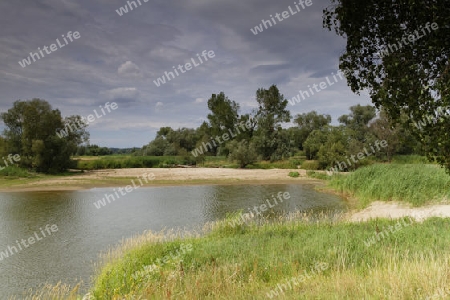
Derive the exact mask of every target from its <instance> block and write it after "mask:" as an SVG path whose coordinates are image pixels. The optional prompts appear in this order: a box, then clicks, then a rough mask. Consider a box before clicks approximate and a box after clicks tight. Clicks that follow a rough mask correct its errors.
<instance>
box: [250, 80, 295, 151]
mask: <svg viewBox="0 0 450 300" xmlns="http://www.w3.org/2000/svg"><path fill="white" fill-rule="evenodd" d="M256 101H257V102H258V110H257V111H256V121H257V124H258V125H257V129H256V132H255V138H254V141H255V146H256V149H257V152H258V154H260V155H261V156H262V158H263V159H271V160H275V159H280V158H281V156H282V155H283V154H288V151H287V152H286V151H285V152H286V153H284V152H283V153H281V155H280V153H278V154H277V155H276V156H273V154H274V153H276V152H277V149H278V148H279V147H282V146H283V140H282V139H281V137H282V136H281V130H282V128H281V124H282V123H284V122H289V121H290V120H291V114H290V112H289V110H287V109H286V106H287V104H288V101H287V100H286V99H285V98H284V96H283V95H282V94H281V93H280V91H279V90H278V88H277V86H276V85H272V86H271V87H270V88H269V89H268V90H266V89H263V88H260V89H258V90H257V91H256ZM284 142H285V141H284ZM287 149H288V148H287Z"/></svg>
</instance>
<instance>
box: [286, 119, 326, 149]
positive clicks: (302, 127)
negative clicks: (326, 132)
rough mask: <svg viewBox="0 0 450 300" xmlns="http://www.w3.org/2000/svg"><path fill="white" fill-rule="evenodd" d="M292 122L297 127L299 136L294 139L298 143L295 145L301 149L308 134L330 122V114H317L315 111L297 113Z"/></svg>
mask: <svg viewBox="0 0 450 300" xmlns="http://www.w3.org/2000/svg"><path fill="white" fill-rule="evenodd" d="M294 123H296V124H297V125H298V128H299V133H298V134H299V137H298V139H297V140H296V142H297V143H298V145H297V146H299V147H300V149H303V143H304V142H305V141H306V139H307V138H308V136H309V134H310V133H311V132H313V131H314V130H316V129H319V130H320V129H322V128H323V127H325V126H328V125H329V124H330V123H331V116H330V115H319V114H317V112H316V111H311V112H308V113H304V114H301V115H300V114H298V115H297V116H296V117H295V119H294Z"/></svg>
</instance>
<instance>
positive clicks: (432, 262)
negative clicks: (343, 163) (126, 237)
mask: <svg viewBox="0 0 450 300" xmlns="http://www.w3.org/2000/svg"><path fill="white" fill-rule="evenodd" d="M306 218H307V217H306ZM228 221H229V220H225V221H222V222H219V223H216V224H215V225H214V226H213V227H214V228H213V230H212V231H211V232H209V233H208V234H206V235H205V236H203V237H197V238H193V237H191V238H187V239H184V240H182V239H175V240H172V241H169V242H162V241H161V238H155V235H154V234H148V235H149V237H148V238H147V239H142V238H141V241H138V242H135V243H131V244H133V246H131V247H130V246H129V245H125V246H123V249H120V247H119V249H116V250H114V251H112V252H110V253H114V254H112V255H111V254H110V257H109V258H106V260H105V264H104V265H103V267H102V268H101V270H100V272H99V274H98V276H97V278H96V280H95V284H94V287H93V289H92V294H93V295H94V296H95V299H268V296H267V293H270V291H271V290H273V289H275V288H276V287H277V284H285V283H286V282H287V281H288V280H290V279H291V278H293V277H296V278H300V276H301V275H302V274H304V272H305V271H306V272H307V273H308V274H310V275H311V271H310V270H311V268H313V267H314V266H315V265H316V264H317V263H324V264H326V265H327V268H326V269H325V270H324V271H323V272H321V273H318V274H316V275H312V276H311V278H309V279H306V280H305V281H303V282H301V283H300V284H299V285H292V286H293V288H291V289H289V288H286V289H285V290H284V293H285V294H284V296H282V295H280V297H276V298H279V299H423V298H424V297H426V296H428V295H432V294H434V293H435V291H436V289H438V288H439V287H445V286H446V284H447V283H446V278H447V277H448V276H449V275H450V269H449V260H448V257H449V254H450V234H449V232H450V219H439V218H433V219H428V220H427V221H425V222H424V223H414V222H412V223H411V220H409V219H405V220H404V221H405V222H406V223H408V224H411V225H410V226H408V227H406V226H405V227H403V228H402V229H400V230H399V231H397V232H395V233H393V234H391V235H390V236H387V237H386V238H384V239H381V240H380V241H379V242H377V243H375V244H374V245H372V246H371V247H367V246H366V245H365V243H364V241H366V240H367V239H369V238H370V237H373V236H374V234H375V232H376V229H377V228H381V229H382V228H388V226H394V225H395V224H396V223H397V222H398V221H392V220H373V221H370V222H367V223H346V222H335V223H333V222H331V221H327V220H323V221H320V222H316V223H311V220H308V219H301V218H297V220H295V221H293V220H290V221H285V220H279V221H276V222H272V223H269V222H266V223H264V224H263V225H255V223H250V224H248V225H238V226H236V227H232V226H231V225H230V224H229V223H228ZM149 240H150V241H149ZM151 240H153V241H151ZM182 243H183V244H185V245H186V244H191V245H192V251H190V252H187V253H184V254H183V255H181V256H178V257H177V256H175V257H176V258H175V259H172V260H170V261H169V262H168V263H166V264H162V265H158V264H157V266H158V268H157V269H156V270H153V271H149V272H147V273H145V274H144V275H145V276H140V277H137V278H136V277H135V276H133V274H136V272H139V271H141V272H142V271H143V270H145V266H149V265H152V264H154V263H155V262H156V261H157V260H158V259H162V258H163V257H165V256H170V254H171V253H174V252H175V251H176V250H177V249H180V246H181V244H182ZM128 244H129V243H128Z"/></svg>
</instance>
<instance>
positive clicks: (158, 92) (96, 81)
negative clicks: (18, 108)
mask: <svg viewBox="0 0 450 300" xmlns="http://www.w3.org/2000/svg"><path fill="white" fill-rule="evenodd" d="M145 1H147V2H145ZM128 2H129V3H130V4H128V3H127V1H123V0H89V1H86V0H77V1H69V0H15V1H2V2H1V3H0V11H1V12H2V14H3V15H2V17H1V18H0V55H1V58H0V72H1V73H0V74H1V75H0V91H1V93H2V95H1V98H0V99H1V100H0V112H5V111H7V110H8V109H9V108H11V107H12V105H13V103H14V101H16V100H30V99H33V98H41V99H45V100H47V101H48V102H49V103H50V104H51V105H52V107H53V108H54V109H59V110H60V111H61V113H62V115H63V116H69V115H80V116H84V117H87V116H88V115H90V114H95V112H94V110H96V112H97V116H96V117H95V120H94V121H93V122H91V123H90V124H89V127H88V131H89V132H90V135H91V138H90V142H91V144H97V145H99V146H102V147H118V148H127V147H142V146H143V145H146V144H148V143H149V142H150V141H151V140H153V139H154V138H155V135H156V132H157V131H158V130H159V128H160V127H164V126H170V127H172V128H174V129H177V128H181V127H188V128H196V127H198V126H199V125H200V124H201V123H202V122H203V121H204V120H206V116H207V114H208V112H209V110H208V106H207V101H208V99H209V98H210V97H211V95H212V94H217V93H220V92H224V93H225V95H226V96H227V97H228V98H229V99H231V100H234V101H236V102H238V103H239V104H240V107H241V110H240V112H241V113H250V112H251V111H252V110H253V109H255V108H256V106H257V103H256V100H255V95H256V90H257V89H258V88H269V87H270V86H271V85H272V84H276V85H277V87H278V88H279V90H280V92H281V93H282V94H283V95H284V97H285V98H286V99H292V98H293V97H295V96H297V95H298V94H299V91H300V90H302V91H308V89H309V88H312V87H313V85H314V84H316V85H319V84H320V83H321V82H325V83H326V84H322V87H321V88H317V87H316V90H314V89H312V91H313V92H314V95H313V94H312V93H311V92H310V95H309V96H306V94H304V95H305V99H302V101H301V102H300V103H295V104H294V105H292V104H290V103H289V104H288V107H287V108H288V109H289V110H290V111H291V115H292V116H293V117H295V116H296V115H297V114H301V113H306V112H309V111H312V110H315V111H317V112H318V113H320V114H330V115H331V116H332V118H333V123H337V118H338V117H339V116H341V115H343V114H347V113H348V112H349V107H350V106H352V105H356V104H362V105H367V104H370V99H369V97H368V96H367V95H366V94H362V95H360V96H359V95H355V94H353V93H352V91H351V90H350V88H349V87H348V86H347V83H346V81H345V79H344V80H342V79H340V78H339V77H338V76H336V77H335V78H333V74H335V73H336V71H337V70H338V64H339V56H340V55H341V54H342V53H343V51H344V50H345V42H346V41H345V39H344V38H342V37H339V36H337V35H336V34H335V33H334V32H331V31H328V30H327V29H325V28H323V26H322V12H323V9H324V8H326V7H327V6H329V5H331V3H330V0H311V2H309V3H308V2H306V1H305V3H304V4H303V7H302V5H301V4H300V3H298V2H297V1H295V3H294V1H291V0H278V1H269V0H245V1H242V0H227V1H225V0H220V1H210V0H209V1H207V0H183V1H171V0H164V1H163V0H139V1H138V0H136V1H134V3H135V4H136V6H134V5H133V3H132V2H133V1H128ZM308 4H309V6H308ZM130 6H131V7H132V8H133V9H132V10H131V9H130ZM121 7H123V8H125V7H126V8H127V10H128V12H124V10H123V9H122V10H121V9H120V8H121ZM118 11H119V13H118ZM284 11H286V12H285V13H284V14H282V13H283V12H284ZM277 13H279V14H280V15H278V17H277V16H276V15H275V14H277ZM271 15H272V17H273V20H272V19H271V17H270V16H271ZM262 20H265V21H266V22H265V25H266V27H267V28H266V27H264V25H262V27H260V28H261V29H262V31H259V32H258V33H257V34H254V32H255V27H256V26H260V25H261V23H262ZM280 20H281V21H280ZM268 21H271V23H272V24H269V23H268ZM271 25H272V26H271ZM252 29H253V30H252ZM69 32H71V34H69ZM77 32H78V33H77ZM69 35H70V36H71V38H69ZM57 39H58V41H57ZM52 44H54V45H53V48H51V47H52ZM44 47H47V48H46V51H47V52H46V51H45V50H44ZM39 50H41V51H42V54H43V55H41V54H39ZM210 51H212V52H210ZM30 52H31V53H36V54H35V55H34V57H33V58H34V60H35V61H33V58H32V57H30ZM202 53H205V56H206V58H207V60H206V58H205V56H203V57H202V56H201V55H202ZM208 53H209V54H213V55H211V56H208ZM197 54H199V55H200V58H201V59H202V60H201V62H200V59H199V57H198V56H197ZM24 59H25V60H27V59H28V60H29V62H30V63H29V64H27V63H24V61H23V60H24ZM19 62H21V63H19ZM186 63H191V65H190V66H191V68H190V69H189V70H187V69H188V67H186ZM179 65H181V66H182V68H181V70H183V71H184V72H181V70H180V69H179V67H178V66H179ZM174 66H175V67H176V68H177V72H178V75H177V74H176V73H175V71H174V69H173V67H174ZM165 72H172V73H173V74H174V76H173V77H174V78H173V77H170V79H171V80H167V78H166V83H163V84H162V83H161V81H160V82H158V78H161V77H162V76H163V75H165ZM168 74H169V73H168ZM169 76H170V74H169ZM326 77H328V82H330V83H331V84H330V83H327V81H326ZM336 79H337V80H336ZM155 81H156V82H158V83H159V86H158V85H157V84H155ZM308 86H309V87H308ZM317 90H319V92H316V91H317ZM107 102H109V103H112V102H115V103H117V109H115V110H112V109H110V112H108V110H107V109H104V111H105V114H103V113H102V112H101V108H102V107H104V106H105V104H106V103H107ZM1 126H3V124H1ZM2 128H3V127H2Z"/></svg>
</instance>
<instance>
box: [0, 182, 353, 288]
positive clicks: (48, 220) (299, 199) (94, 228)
mask: <svg viewBox="0 0 450 300" xmlns="http://www.w3.org/2000/svg"><path fill="white" fill-rule="evenodd" d="M112 191H113V189H112V188H104V189H92V190H88V191H68V192H32V193H31V192H30V193H0V226H1V232H2V233H1V235H0V252H1V251H4V250H5V249H7V247H8V245H15V244H16V240H20V239H22V238H23V239H27V238H28V237H31V236H33V234H34V232H36V231H37V232H38V231H39V228H41V227H45V225H47V224H49V225H52V224H56V225H57V226H58V229H59V230H58V232H56V233H54V234H53V235H52V236H49V237H46V238H45V239H43V240H41V241H38V242H36V243H35V244H34V245H31V246H30V247H28V248H27V249H24V250H23V251H21V252H19V253H17V254H14V255H12V256H11V257H7V258H4V259H3V260H0V281H1V282H2V284H1V285H0V295H2V296H4V295H10V294H18V295H20V293H21V292H23V291H26V290H28V288H36V287H38V286H39V285H40V284H42V283H44V282H50V283H53V284H56V283H57V282H58V281H60V280H62V281H63V282H66V283H73V282H75V281H77V280H79V279H83V280H84V281H85V282H87V283H89V280H90V279H89V278H90V276H91V275H92V264H93V262H94V261H96V259H97V257H98V254H99V253H100V252H101V251H104V250H106V249H108V248H109V247H110V246H112V245H115V244H117V243H118V242H119V241H120V240H121V239H122V238H126V237H130V236H132V235H135V234H139V233H142V232H143V231H144V230H148V229H150V230H154V231H159V230H161V229H164V228H175V227H179V228H187V229H189V228H193V227H196V226H199V225H201V224H204V223H205V222H208V221H215V220H218V219H222V218H224V217H225V216H226V214H227V213H230V212H234V211H236V210H244V212H247V211H248V208H252V207H254V206H255V205H257V206H259V205H261V204H264V203H265V202H266V199H268V198H269V199H271V198H272V195H276V194H277V193H278V192H280V191H281V192H289V194H290V196H291V197H290V199H287V200H284V201H283V202H282V203H279V204H278V205H276V206H274V207H273V208H271V209H270V210H268V211H267V212H265V214H266V215H267V214H274V215H279V214H283V213H286V212H290V211H294V210H304V211H309V210H311V209H312V210H316V211H317V210H322V209H330V210H335V209H344V204H343V201H342V200H341V199H339V198H338V197H336V196H334V195H327V194H322V193H318V192H317V191H315V190H314V189H313V187H312V186H310V185H236V186H231V185H227V186H220V185H210V186H178V187H154V188H139V189H137V190H135V191H133V192H132V193H130V194H127V196H124V197H121V198H119V199H117V200H116V201H114V202H111V203H109V204H107V205H106V206H104V207H102V208H100V209H97V208H96V207H95V206H94V202H95V201H98V200H100V199H101V198H102V197H104V194H105V193H111V192H112ZM271 203H273V202H271ZM85 288H87V285H86V287H85Z"/></svg>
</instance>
